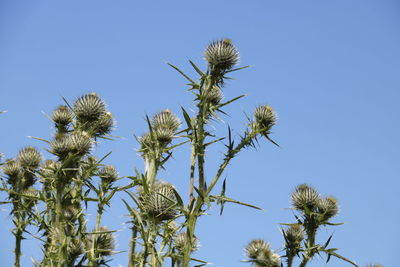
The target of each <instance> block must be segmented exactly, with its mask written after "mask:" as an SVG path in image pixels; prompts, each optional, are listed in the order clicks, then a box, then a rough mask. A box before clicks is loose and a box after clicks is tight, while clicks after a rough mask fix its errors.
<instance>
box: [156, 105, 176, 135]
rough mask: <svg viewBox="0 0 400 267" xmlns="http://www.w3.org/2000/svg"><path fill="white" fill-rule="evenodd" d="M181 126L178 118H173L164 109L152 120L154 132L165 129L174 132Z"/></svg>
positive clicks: (171, 114) (170, 113) (173, 115)
mask: <svg viewBox="0 0 400 267" xmlns="http://www.w3.org/2000/svg"><path fill="white" fill-rule="evenodd" d="M180 125H181V122H180V120H179V119H178V117H176V116H175V114H173V113H172V112H171V111H170V110H169V109H164V110H163V111H161V112H160V113H157V114H156V115H155V116H154V117H153V120H152V127H153V129H154V130H157V129H161V128H165V129H169V130H171V131H172V132H175V131H176V130H177V129H178V128H179V126H180Z"/></svg>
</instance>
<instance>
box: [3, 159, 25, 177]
mask: <svg viewBox="0 0 400 267" xmlns="http://www.w3.org/2000/svg"><path fill="white" fill-rule="evenodd" d="M2 169H3V172H4V174H5V175H7V176H8V177H9V178H10V179H16V178H17V177H18V175H19V174H20V172H21V165H20V164H19V162H18V161H15V160H13V159H10V160H7V161H6V162H5V164H4V165H3V166H2Z"/></svg>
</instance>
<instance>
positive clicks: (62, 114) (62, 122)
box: [51, 105, 74, 126]
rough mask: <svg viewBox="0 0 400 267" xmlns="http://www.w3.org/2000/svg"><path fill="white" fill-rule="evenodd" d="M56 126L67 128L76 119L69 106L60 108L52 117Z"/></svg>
mask: <svg viewBox="0 0 400 267" xmlns="http://www.w3.org/2000/svg"><path fill="white" fill-rule="evenodd" d="M51 119H52V120H53V121H54V123H55V124H56V126H67V125H68V124H70V123H71V122H72V120H73V119H74V114H73V113H72V112H71V111H70V110H69V109H68V107H67V106H64V105H61V106H58V107H57V108H56V109H55V110H54V111H53V114H52V116H51Z"/></svg>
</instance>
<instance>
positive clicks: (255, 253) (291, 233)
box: [245, 184, 339, 267]
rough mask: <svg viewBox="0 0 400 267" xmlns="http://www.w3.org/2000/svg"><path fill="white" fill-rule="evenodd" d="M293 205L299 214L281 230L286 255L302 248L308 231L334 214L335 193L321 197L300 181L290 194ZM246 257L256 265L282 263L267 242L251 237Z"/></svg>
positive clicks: (270, 266) (271, 266)
mask: <svg viewBox="0 0 400 267" xmlns="http://www.w3.org/2000/svg"><path fill="white" fill-rule="evenodd" d="M291 201H292V206H293V208H294V209H295V210H296V211H298V212H299V213H300V215H301V217H297V218H298V222H297V223H294V224H290V226H289V227H287V228H286V229H284V230H283V231H282V234H283V237H284V239H285V250H286V255H285V257H288V258H289V257H294V256H296V255H298V253H299V252H301V251H304V248H303V246H302V242H303V241H304V239H305V237H306V236H307V235H314V237H315V232H316V230H317V228H318V227H319V226H320V225H324V224H327V223H328V222H329V219H331V218H333V217H334V216H335V215H337V213H338V210H339V207H338V203H337V200H336V199H335V198H334V197H321V195H320V194H319V193H318V192H317V190H315V189H314V188H312V187H311V186H309V185H306V184H302V185H299V186H297V187H296V189H295V190H294V192H293V193H292V196H291ZM245 251H246V255H247V257H248V258H249V259H250V260H249V261H250V262H252V263H254V264H255V265H256V266H259V267H278V266H281V259H280V256H279V255H278V254H277V253H274V252H273V251H272V250H271V247H270V245H269V244H268V243H267V242H265V241H264V240H259V239H256V240H253V241H251V242H250V243H249V244H248V245H247V247H246V249H245Z"/></svg>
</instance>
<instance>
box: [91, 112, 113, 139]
mask: <svg viewBox="0 0 400 267" xmlns="http://www.w3.org/2000/svg"><path fill="white" fill-rule="evenodd" d="M113 126H114V119H113V116H112V114H111V112H106V113H104V114H102V115H101V116H100V117H99V119H98V120H97V121H96V122H95V123H94V126H93V128H94V132H95V133H96V135H99V136H102V135H106V134H109V133H110V132H111V131H112V129H113Z"/></svg>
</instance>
